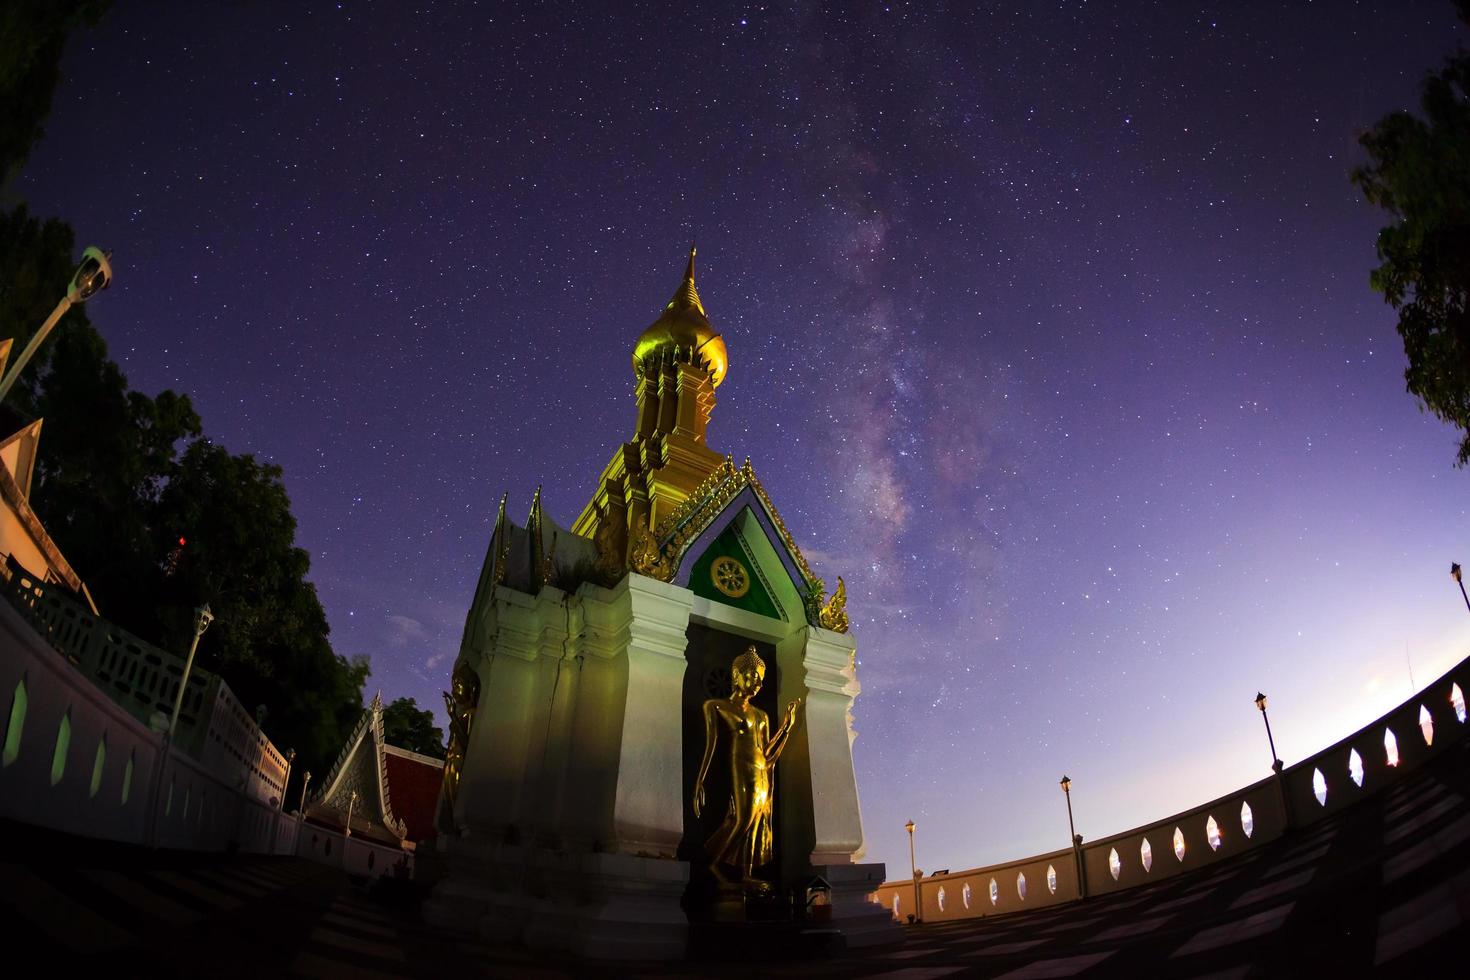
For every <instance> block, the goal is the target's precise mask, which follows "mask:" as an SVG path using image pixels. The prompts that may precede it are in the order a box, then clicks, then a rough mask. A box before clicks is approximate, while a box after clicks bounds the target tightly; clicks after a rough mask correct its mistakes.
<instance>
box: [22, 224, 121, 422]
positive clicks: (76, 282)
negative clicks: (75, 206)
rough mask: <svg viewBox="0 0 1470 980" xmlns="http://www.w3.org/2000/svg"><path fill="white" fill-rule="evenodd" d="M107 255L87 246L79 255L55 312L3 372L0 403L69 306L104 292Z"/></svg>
mask: <svg viewBox="0 0 1470 980" xmlns="http://www.w3.org/2000/svg"><path fill="white" fill-rule="evenodd" d="M111 255H112V253H111V252H104V251H102V250H101V249H100V248H98V247H97V246H95V245H88V246H87V247H86V249H85V250H84V251H83V252H82V262H81V264H80V265H78V266H77V271H76V272H74V273H73V274H72V277H71V282H70V283H69V284H68V285H67V287H66V295H65V296H63V297H61V302H59V303H57V304H56V309H54V310H52V311H51V315H50V316H48V317H47V318H46V322H45V323H43V324H41V329H40V330H37V331H36V332H35V334H34V335H32V337H31V342H30V343H28V344H26V349H25V350H23V351H21V352H20V357H18V358H16V361H15V363H14V364H13V365H11V368H10V370H9V371H7V372H6V374H5V379H4V380H3V381H0V401H4V400H5V396H6V395H8V394H9V393H10V389H11V388H12V387H14V385H15V381H16V379H17V378H19V377H20V372H21V369H22V368H24V367H25V366H26V363H27V362H28V361H30V359H31V357H32V356H34V355H35V353H36V349H37V348H38V347H40V346H41V342H42V341H43V340H45V339H46V335H47V334H49V333H50V332H51V328H52V327H54V326H56V321H58V320H60V319H61V317H62V314H64V313H65V312H66V311H67V310H69V309H71V307H72V304H73V303H85V302H86V301H87V300H89V299H91V298H92V296H93V295H95V294H96V293H97V292H98V291H99V290H103V289H106V288H107V286H108V284H109V283H111V282H112V263H111V262H109V261H108V258H109V257H110V256H111Z"/></svg>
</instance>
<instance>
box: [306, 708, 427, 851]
mask: <svg viewBox="0 0 1470 980" xmlns="http://www.w3.org/2000/svg"><path fill="white" fill-rule="evenodd" d="M443 782H444V763H443V761H442V760H440V759H434V758H431V757H429V756H426V755H421V754H420V753H418V752H410V751H409V750H408V749H401V748H398V747H397V746H394V745H389V744H388V742H387V740H386V739H384V737H383V699H382V697H381V696H379V695H375V696H374V697H373V700H372V703H371V704H369V705H368V706H367V708H366V709H364V710H363V713H362V718H361V719H360V720H359V721H358V723H357V727H356V728H354V729H353V731H352V734H351V735H349V736H348V737H347V741H346V743H345V744H344V745H343V746H342V751H341V752H340V753H338V755H337V760H336V762H334V763H333V764H332V769H331V772H329V773H328V774H327V778H326V779H325V780H323V781H322V783H321V786H320V788H319V789H318V790H317V792H316V793H314V794H312V796H311V798H310V799H309V800H308V801H307V804H306V809H305V813H304V816H305V821H306V827H305V828H303V831H302V835H301V844H300V847H299V849H298V853H300V854H302V855H304V856H306V857H310V858H313V859H315V860H318V861H322V862H324V863H327V864H332V865H337V866H340V867H345V868H346V869H347V870H349V871H352V872H355V873H359V874H367V875H374V876H378V875H383V874H388V873H391V872H392V871H393V870H394V869H397V868H401V869H403V871H404V872H405V873H408V872H411V870H412V855H413V853H414V851H415V850H416V849H417V847H418V846H419V845H421V844H432V843H433V841H434V838H435V837H436V836H437V830H436V828H435V825H434V809H435V807H436V806H437V804H438V799H439V790H440V787H441V786H442V784H443Z"/></svg>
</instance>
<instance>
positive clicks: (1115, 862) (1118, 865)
mask: <svg viewBox="0 0 1470 980" xmlns="http://www.w3.org/2000/svg"><path fill="white" fill-rule="evenodd" d="M1108 870H1109V871H1111V872H1112V873H1113V880H1114V881H1117V880H1118V875H1120V874H1122V873H1123V862H1122V861H1121V860H1119V858H1118V849H1117V848H1116V847H1115V848H1113V849H1112V850H1111V851H1108Z"/></svg>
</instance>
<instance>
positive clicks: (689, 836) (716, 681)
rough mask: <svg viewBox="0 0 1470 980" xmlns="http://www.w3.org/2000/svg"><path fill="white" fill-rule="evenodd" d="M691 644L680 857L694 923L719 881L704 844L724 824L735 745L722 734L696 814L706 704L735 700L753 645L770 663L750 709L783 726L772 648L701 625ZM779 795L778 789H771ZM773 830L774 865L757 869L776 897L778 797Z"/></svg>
mask: <svg viewBox="0 0 1470 980" xmlns="http://www.w3.org/2000/svg"><path fill="white" fill-rule="evenodd" d="M687 635H688V638H689V645H688V646H687V647H686V648H685V651H684V656H685V658H686V659H687V661H688V667H686V668H685V671H684V691H683V734H684V781H683V787H684V792H683V798H684V837H683V840H682V841H681V842H680V844H679V858H680V859H681V860H685V861H688V862H689V892H688V894H687V895H686V898H685V911H686V912H688V914H689V917H690V919H691V920H702V919H706V918H708V917H709V914H710V910H709V905H710V902H711V900H712V894H713V887H714V882H713V878H712V877H711V875H710V873H709V858H708V856H707V855H706V854H705V850H704V844H705V841H707V840H708V839H709V838H710V835H712V834H713V833H714V832H715V831H716V830H717V829H718V828H719V826H720V823H721V822H722V821H723V820H724V819H725V814H726V812H727V810H728V808H729V804H728V802H727V801H728V800H729V799H730V771H729V758H730V745H729V735H728V733H726V732H723V731H721V732H720V735H719V741H718V742H717V743H716V745H715V754H714V757H713V759H712V760H711V762H710V769H709V774H708V775H707V776H706V777H705V781H704V792H705V805H704V807H703V810H702V812H701V814H700V815H699V816H698V817H696V816H695V815H694V802H693V797H694V781H695V779H696V778H697V777H698V776H699V763H700V760H701V758H702V757H703V755H704V702H705V701H707V700H709V699H710V698H727V697H729V696H730V665H731V663H732V662H734V660H735V658H736V657H738V656H739V655H740V654H741V653H743V652H744V651H745V648H746V647H748V646H751V645H752V644H753V645H754V646H755V648H756V653H758V654H759V655H760V658H761V660H763V661H765V664H766V674H765V680H764V682H763V683H762V684H761V689H760V693H758V694H757V695H756V696H755V697H754V698H752V699H751V702H750V703H751V704H752V705H754V706H755V707H757V708H760V709H761V710H762V711H764V712H765V713H766V716H767V717H768V718H769V719H770V720H771V728H772V730H774V729H775V727H776V726H777V725H779V724H780V723H781V712H780V705H779V703H778V701H777V698H776V687H777V668H776V647H775V646H774V645H773V644H771V643H764V642H761V641H757V640H751V639H749V638H747V637H743V636H736V635H735V634H733V633H726V632H723V631H721V630H717V629H713V628H711V627H708V626H704V625H701V624H698V623H691V624H690V626H689V631H688V634H687ZM772 792H773V793H774V792H775V787H774V786H773V787H772ZM774 803H775V806H774V808H773V814H772V828H771V829H772V831H773V836H774V837H775V841H776V844H775V847H776V850H775V853H774V854H773V859H772V861H771V862H770V863H769V864H768V865H766V866H764V867H763V868H757V869H755V874H756V876H757V877H760V878H763V879H765V880H767V881H770V882H771V884H772V886H773V888H774V889H775V892H776V894H777V895H780V894H782V893H783V886H784V883H783V882H782V881H781V880H780V867H781V861H780V851H779V847H780V833H779V827H780V803H781V800H780V797H779V796H775V797H774Z"/></svg>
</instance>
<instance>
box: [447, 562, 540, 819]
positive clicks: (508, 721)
mask: <svg viewBox="0 0 1470 980" xmlns="http://www.w3.org/2000/svg"><path fill="white" fill-rule="evenodd" d="M492 602H493V603H494V610H493V615H490V616H487V617H486V618H485V622H484V630H485V632H486V634H488V635H487V636H485V637H483V638H481V640H480V643H479V644H477V646H476V648H475V650H474V653H475V654H477V655H478V656H477V661H478V662H476V663H474V664H473V666H474V667H475V669H476V671H477V672H478V674H479V678H480V707H479V709H478V711H477V712H476V715H475V719H474V722H473V723H472V724H471V726H470V746H469V749H468V751H467V752H466V753H465V765H464V770H463V772H462V773H461V775H460V786H459V796H458V798H457V800H456V806H455V818H456V822H457V823H458V824H459V825H460V826H463V827H466V828H467V829H468V830H469V831H470V832H471V833H476V832H479V833H488V834H491V835H501V834H504V833H505V831H506V830H507V829H508V828H510V827H512V826H516V825H517V823H518V821H519V819H520V814H521V806H522V801H523V796H524V782H525V778H526V770H527V765H528V759H529V753H530V741H531V738H532V737H533V734H534V732H535V724H534V718H535V713H536V700H535V694H536V688H537V683H536V682H537V677H536V660H537V655H538V653H539V649H538V639H539V634H540V628H539V626H540V623H539V620H540V616H539V614H538V612H537V609H536V601H535V599H533V598H532V597H530V596H527V595H523V594H521V593H519V592H515V591H513V590H511V589H506V588H498V589H496V590H495V596H494V598H493V600H492Z"/></svg>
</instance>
